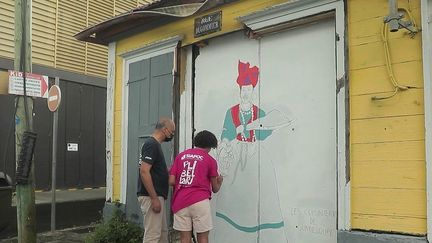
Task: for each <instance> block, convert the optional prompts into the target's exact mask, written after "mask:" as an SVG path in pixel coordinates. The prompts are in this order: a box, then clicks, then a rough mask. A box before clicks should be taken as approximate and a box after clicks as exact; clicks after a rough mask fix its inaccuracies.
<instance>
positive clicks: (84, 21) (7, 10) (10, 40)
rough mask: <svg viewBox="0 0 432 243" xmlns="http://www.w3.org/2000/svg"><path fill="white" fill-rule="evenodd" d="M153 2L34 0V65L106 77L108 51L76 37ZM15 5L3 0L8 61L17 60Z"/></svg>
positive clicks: (0, 32)
mask: <svg viewBox="0 0 432 243" xmlns="http://www.w3.org/2000/svg"><path fill="white" fill-rule="evenodd" d="M151 1H152V0H73V1H69V0H33V1H32V11H33V12H32V14H33V16H32V17H33V18H32V21H33V23H32V41H33V43H32V61H33V63H34V64H39V65H43V66H47V67H54V68H58V69H63V70H67V71H73V72H78V73H82V74H88V75H93V76H98V77H102V78H105V77H106V65H107V48H106V47H105V46H100V45H94V44H87V43H83V42H79V41H77V40H75V39H74V38H73V35H75V34H76V33H78V32H79V31H81V30H83V29H84V28H86V27H87V26H91V25H94V24H97V23H99V22H101V21H104V20H106V19H109V18H112V17H113V16H114V15H118V14H121V13H124V12H127V11H129V10H131V9H133V8H135V7H137V6H139V5H141V4H146V3H148V2H151ZM57 3H58V5H57ZM14 4H15V3H14V1H12V0H0V6H1V7H0V20H1V21H0V43H1V45H0V57H4V58H9V59H13V58H14V48H15V47H14V31H15V30H14V18H15V16H14V11H15V5H14ZM56 21H57V24H58V26H57V28H56Z"/></svg>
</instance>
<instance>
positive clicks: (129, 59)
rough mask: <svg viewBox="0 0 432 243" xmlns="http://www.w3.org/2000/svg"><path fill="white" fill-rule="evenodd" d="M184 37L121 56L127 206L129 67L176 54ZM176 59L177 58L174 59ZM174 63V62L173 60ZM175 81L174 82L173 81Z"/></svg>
mask: <svg viewBox="0 0 432 243" xmlns="http://www.w3.org/2000/svg"><path fill="white" fill-rule="evenodd" d="M182 39H183V37H182V36H173V37H171V38H168V39H165V40H161V41H158V42H154V43H150V44H148V45H145V46H143V47H141V48H138V49H135V50H131V51H127V52H125V53H121V54H119V56H120V57H122V58H123V74H122V97H123V98H122V129H121V131H122V132H121V133H122V135H121V139H122V140H121V178H120V181H121V186H120V203H122V204H126V203H127V202H126V194H127V177H128V175H127V167H128V163H127V149H128V116H129V113H128V103H129V89H128V87H129V86H128V80H129V65H130V64H131V63H135V62H139V61H142V60H145V59H150V58H152V57H156V56H160V55H163V54H167V53H173V54H175V53H176V52H175V49H176V48H177V45H178V43H179V41H181V40H182ZM174 59H176V57H174ZM173 62H174V60H173ZM173 81H174V80H173Z"/></svg>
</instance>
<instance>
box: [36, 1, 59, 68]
mask: <svg viewBox="0 0 432 243" xmlns="http://www.w3.org/2000/svg"><path fill="white" fill-rule="evenodd" d="M32 8H33V16H32V17H33V23H32V62H33V63H37V64H41V65H45V66H51V67H53V66H54V59H55V51H54V50H55V38H56V36H55V29H56V27H55V25H56V22H55V21H56V0H38V1H33V6H32Z"/></svg>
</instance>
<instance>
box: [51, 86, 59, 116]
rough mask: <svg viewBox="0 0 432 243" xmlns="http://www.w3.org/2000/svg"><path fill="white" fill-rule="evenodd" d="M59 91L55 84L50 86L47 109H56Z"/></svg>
mask: <svg viewBox="0 0 432 243" xmlns="http://www.w3.org/2000/svg"><path fill="white" fill-rule="evenodd" d="M60 101H61V91H60V87H59V86H57V85H53V86H51V88H50V89H49V91H48V109H49V110H50V111H52V112H54V111H56V110H57V109H58V107H59V106H60Z"/></svg>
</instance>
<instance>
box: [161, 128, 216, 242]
mask: <svg viewBox="0 0 432 243" xmlns="http://www.w3.org/2000/svg"><path fill="white" fill-rule="evenodd" d="M217 142H218V141H217V139H216V136H215V135H214V134H213V133H211V132H209V131H205V130H204V131H201V132H199V133H198V134H197V135H196V136H195V138H194V139H193V144H194V145H195V148H192V149H187V150H185V151H183V152H182V153H180V154H179V155H177V157H176V158H175V160H174V163H173V165H172V167H171V170H170V176H169V183H170V185H172V186H174V194H173V200H172V205H171V207H172V210H173V213H174V229H176V230H178V231H180V232H181V243H190V241H191V238H192V227H193V228H194V230H195V231H196V232H197V236H198V237H197V238H198V243H207V242H208V234H209V231H210V230H211V229H212V228H213V222H212V216H211V210H210V201H209V200H210V199H211V193H212V191H213V192H214V193H216V192H218V191H219V189H220V187H221V185H222V181H223V178H222V177H221V176H220V175H219V174H218V172H217V162H216V160H215V159H214V158H213V157H212V156H211V155H209V152H210V150H211V149H212V148H217Z"/></svg>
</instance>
